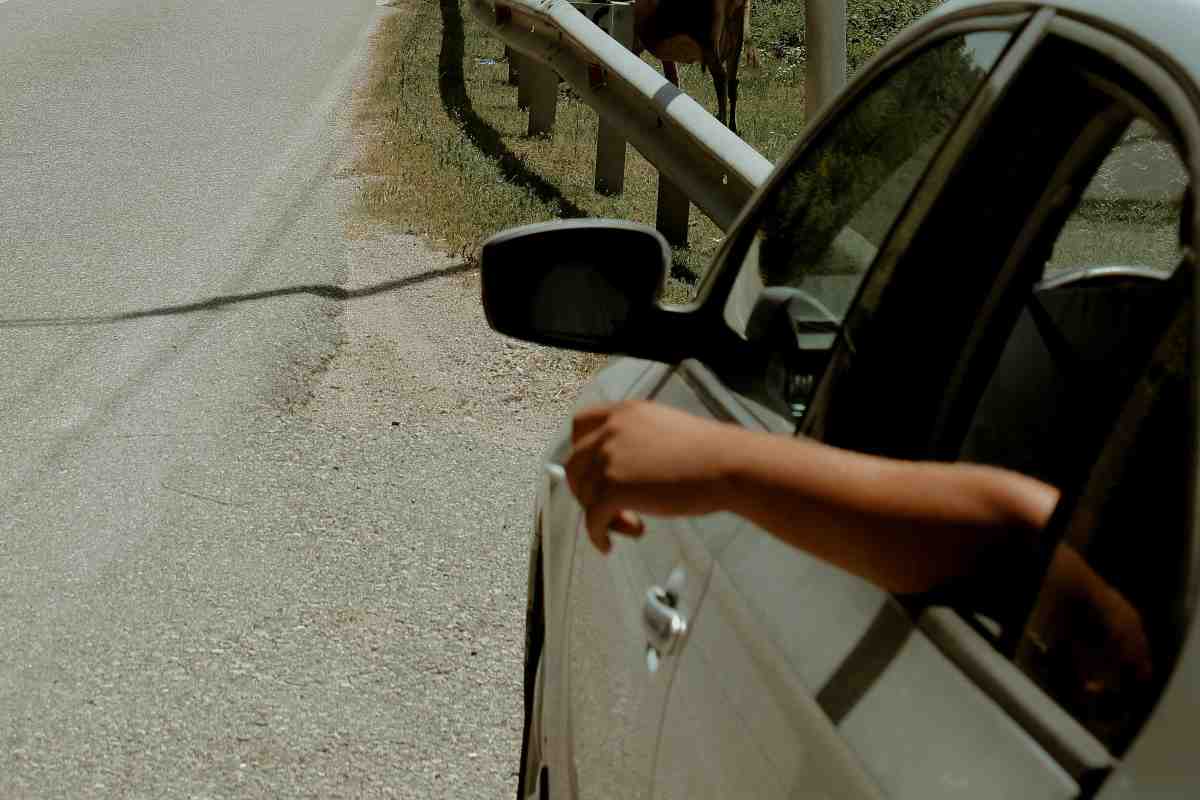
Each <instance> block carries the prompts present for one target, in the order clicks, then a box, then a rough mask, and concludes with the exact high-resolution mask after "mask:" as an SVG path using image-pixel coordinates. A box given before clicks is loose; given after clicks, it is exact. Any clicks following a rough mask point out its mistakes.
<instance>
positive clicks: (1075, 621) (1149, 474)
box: [1005, 301, 1193, 753]
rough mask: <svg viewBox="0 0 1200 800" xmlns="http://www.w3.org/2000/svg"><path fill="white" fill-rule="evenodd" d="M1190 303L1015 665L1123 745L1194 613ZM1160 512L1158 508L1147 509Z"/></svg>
mask: <svg viewBox="0 0 1200 800" xmlns="http://www.w3.org/2000/svg"><path fill="white" fill-rule="evenodd" d="M1191 326H1192V314H1191V304H1190V303H1189V302H1186V301H1185V302H1184V303H1183V308H1182V309H1181V310H1180V311H1179V312H1178V313H1177V314H1176V317H1175V320H1174V322H1173V323H1172V325H1171V326H1170V327H1169V328H1168V329H1167V331H1166V333H1165V335H1164V336H1163V337H1162V340H1161V341H1160V344H1159V346H1158V347H1157V348H1156V353H1155V355H1154V357H1153V359H1152V360H1151V362H1150V365H1149V366H1148V367H1147V369H1146V370H1145V372H1144V373H1143V375H1142V377H1141V378H1140V379H1139V381H1138V383H1137V384H1136V386H1135V388H1134V391H1133V392H1132V393H1131V394H1130V399H1129V400H1128V401H1127V403H1126V404H1125V406H1124V408H1123V409H1122V411H1121V413H1120V414H1119V416H1118V420H1117V423H1116V424H1115V426H1114V429H1113V433H1112V434H1111V435H1110V436H1109V438H1108V440H1107V442H1106V444H1105V446H1104V448H1103V451H1102V452H1101V454H1100V457H1099V458H1098V460H1097V464H1096V467H1095V468H1094V469H1093V471H1092V473H1091V476H1090V477H1089V480H1088V482H1087V484H1086V486H1085V488H1084V490H1083V491H1082V492H1081V494H1080V495H1079V498H1078V500H1077V501H1076V502H1075V503H1074V508H1073V509H1071V510H1070V512H1069V513H1068V514H1064V515H1063V517H1064V518H1065V521H1064V522H1063V527H1062V528H1061V529H1060V530H1059V531H1053V530H1052V531H1051V532H1050V533H1051V534H1056V533H1057V534H1058V536H1056V537H1055V538H1061V541H1060V542H1059V543H1058V545H1057V547H1056V549H1055V550H1054V553H1053V557H1052V558H1051V559H1050V563H1049V567H1048V568H1047V569H1046V573H1045V575H1046V577H1045V579H1044V580H1043V582H1042V584H1041V590H1040V592H1039V594H1038V597H1037V600H1036V603H1035V605H1034V609H1033V612H1032V614H1030V615H1029V618H1028V622H1027V623H1026V624H1025V625H1024V626H1023V628H1022V629H1021V631H1020V638H1019V640H1018V641H1017V642H1016V643H1015V648H1005V649H1011V650H1013V652H1011V653H1010V655H1012V657H1013V658H1014V660H1015V663H1016V664H1017V666H1018V667H1020V668H1021V669H1022V670H1023V671H1024V672H1026V673H1027V674H1028V675H1029V676H1030V677H1032V678H1033V679H1034V680H1035V681H1036V682H1037V683H1038V684H1039V685H1040V686H1041V687H1042V688H1043V689H1044V690H1045V691H1046V692H1047V694H1049V695H1050V696H1051V697H1053V698H1054V699H1055V700H1056V701H1057V702H1058V703H1059V704H1060V705H1061V706H1062V707H1063V708H1064V709H1066V710H1067V711H1068V712H1070V713H1071V715H1072V716H1074V717H1075V718H1076V719H1077V720H1078V721H1079V722H1080V723H1081V724H1082V725H1083V726H1084V727H1086V728H1087V729H1088V730H1089V731H1091V733H1092V734H1093V735H1095V736H1096V737H1097V738H1098V739H1099V740H1100V741H1102V742H1103V743H1104V744H1105V745H1107V746H1108V747H1109V749H1110V750H1112V751H1113V752H1115V753H1120V752H1121V751H1123V750H1124V749H1125V747H1126V746H1127V745H1128V743H1129V742H1130V740H1131V739H1132V736H1133V735H1134V734H1135V733H1136V730H1137V728H1138V726H1139V725H1140V724H1141V722H1142V721H1143V720H1144V719H1145V717H1146V715H1147V714H1148V713H1149V710H1150V708H1151V707H1152V705H1153V702H1154V700H1155V699H1156V698H1157V695H1158V694H1159V692H1161V690H1162V688H1163V686H1164V685H1165V683H1166V679H1167V678H1168V677H1169V675H1170V673H1171V668H1172V666H1173V664H1174V660H1175V656H1176V654H1177V653H1178V650H1179V647H1180V644H1181V640H1182V636H1183V633H1184V631H1185V630H1186V625H1187V620H1188V615H1189V611H1190V610H1189V609H1188V608H1187V600H1186V598H1187V594H1188V582H1189V579H1190V576H1189V574H1188V573H1189V566H1190V561H1191V540H1190V533H1189V530H1190V525H1189V521H1190V513H1189V512H1190V507H1191V499H1192V498H1191V491H1190V488H1191V487H1190V483H1191V476H1192V474H1193V473H1192V464H1191V462H1192V458H1193V448H1192V444H1191V439H1190V437H1187V436H1181V435H1180V431H1187V430H1190V429H1191V428H1192V421H1193V420H1192V404H1193V401H1192V381H1191V375H1190V371H1191V369H1190V368H1191V363H1192V357H1193V351H1192V348H1191V338H1192V333H1191ZM1149 509H1153V512H1152V513H1148V510H1149Z"/></svg>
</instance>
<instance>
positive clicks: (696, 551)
mask: <svg viewBox="0 0 1200 800" xmlns="http://www.w3.org/2000/svg"><path fill="white" fill-rule="evenodd" d="M637 363H638V362H633V361H631V360H628V359H620V360H617V361H616V362H615V363H614V364H613V365H611V366H610V367H609V368H608V370H606V371H605V372H602V373H601V374H600V375H599V376H598V377H597V378H596V379H595V380H593V381H592V382H591V383H590V384H589V386H588V388H587V390H586V392H587V393H586V394H585V395H584V396H583V397H581V398H580V401H579V405H581V406H587V405H592V404H596V403H602V402H611V401H613V400H619V399H622V397H630V398H642V399H651V400H655V401H657V402H662V403H667V404H670V405H672V406H675V407H677V408H681V409H684V410H686V411H689V412H691V413H693V414H699V415H704V416H710V417H712V416H717V417H720V416H722V412H719V411H717V410H716V409H715V408H714V406H713V405H712V403H711V402H710V401H709V399H708V398H707V397H706V395H705V391H704V389H703V384H702V382H698V381H696V380H695V379H693V378H692V377H690V376H689V365H688V364H686V363H685V364H684V365H681V366H679V367H669V366H667V365H664V364H653V365H646V364H645V362H640V363H641V364H642V366H641V367H636V368H637V369H641V370H643V371H642V373H641V375H640V377H639V378H638V379H637V380H636V382H632V388H631V389H628V390H627V391H625V389H626V387H629V386H630V384H631V382H630V380H629V378H628V375H629V374H630V373H631V370H634V369H635V364H637ZM608 387H612V392H610V393H608V394H605V390H606V388H608ZM739 419H740V420H741V421H742V422H743V423H744V424H750V425H761V423H759V422H757V421H756V420H755V419H754V418H753V417H752V416H750V415H749V414H747V413H746V412H745V411H742V412H740V417H739ZM564 491H565V490H564ZM563 500H564V502H563V503H560V504H559V505H558V506H557V507H556V508H557V511H556V512H555V513H556V514H557V515H558V518H557V519H555V520H553V521H551V526H553V527H555V529H565V530H574V531H575V536H574V544H573V555H572V556H571V564H570V576H569V581H570V585H569V586H568V587H567V590H566V591H565V592H564V593H563V594H562V596H564V597H565V598H566V606H567V607H566V609H565V615H564V620H563V623H562V625H563V627H564V640H565V641H564V646H563V647H562V648H561V650H562V652H563V653H564V656H563V662H564V663H562V664H558V663H553V664H548V665H547V668H548V669H561V670H562V674H564V675H565V680H564V683H565V686H566V688H565V697H564V698H563V700H564V702H562V703H556V702H550V703H548V704H547V706H548V707H549V708H552V709H553V708H555V707H562V708H565V709H566V713H565V719H563V720H561V721H560V724H559V725H557V726H554V727H557V728H558V729H559V730H564V731H565V732H566V735H565V736H561V737H557V738H558V740H559V741H560V742H565V753H564V754H563V756H564V757H560V758H557V759H552V761H554V762H556V763H565V764H567V765H568V769H567V772H566V773H565V774H556V773H554V772H552V773H551V774H550V787H551V792H550V793H551V796H569V797H578V798H593V797H594V798H610V797H626V798H639V797H645V796H647V794H648V792H649V789H650V784H651V778H652V770H653V765H654V760H655V756H656V747H657V742H658V732H659V725H660V724H661V720H662V713H663V709H664V707H665V703H666V697H667V690H668V688H669V686H670V683H671V679H672V675H673V673H674V670H675V666H676V663H677V653H676V652H675V651H674V646H675V645H676V644H677V643H679V642H680V641H681V640H682V634H683V633H684V629H683V628H680V629H678V630H674V631H673V630H672V627H671V626H672V624H682V625H684V626H686V621H687V618H688V616H689V615H690V613H691V609H694V608H696V607H698V606H699V604H700V601H701V598H702V596H703V593H704V590H705V588H706V586H707V583H708V579H709V574H710V571H711V567H712V556H711V550H710V548H711V547H713V546H716V545H717V543H718V542H719V541H721V540H725V539H727V538H728V537H729V536H731V535H733V534H734V533H736V531H737V530H738V528H739V527H740V526H741V525H742V524H743V523H742V521H741V520H740V519H738V518H736V517H734V516H733V515H730V514H713V515H710V516H706V517H702V518H696V519H660V518H655V517H652V516H645V517H644V522H645V525H646V532H645V534H644V535H643V536H642V537H640V538H638V539H629V538H626V537H620V536H614V537H613V547H612V550H611V551H610V552H609V553H608V554H601V553H600V552H599V551H598V550H596V548H595V547H594V546H592V544H591V542H590V540H589V539H588V537H587V532H586V530H585V529H584V527H583V519H582V514H581V512H580V509H579V506H578V504H577V503H575V502H574V500H573V499H570V498H567V497H565V496H564V498H563ZM564 526H565V527H564ZM555 649H556V648H553V647H550V648H547V652H550V651H553V650H555Z"/></svg>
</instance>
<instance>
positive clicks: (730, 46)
mask: <svg viewBox="0 0 1200 800" xmlns="http://www.w3.org/2000/svg"><path fill="white" fill-rule="evenodd" d="M749 15H750V0H635V2H634V4H633V19H634V23H633V25H634V34H635V36H636V38H637V42H636V44H635V52H640V51H641V50H642V49H646V50H649V51H650V52H651V53H653V54H654V55H655V56H656V57H657V58H659V59H660V60H662V62H663V72H664V73H665V74H666V76H667V80H669V81H671V83H674V84H675V85H676V86H678V85H679V72H678V70H677V69H676V68H675V65H676V64H677V63H679V64H696V63H699V64H701V65H703V67H705V68H706V69H707V70H708V71H709V73H710V74H711V75H712V77H713V85H714V87H715V88H716V91H717V119H719V120H720V121H721V122H722V123H723V124H727V125H728V126H729V129H730V130H732V131H733V132H734V133H737V89H738V79H737V71H738V61H739V60H740V59H741V55H742V42H743V39H744V35H745V30H746V27H747V20H746V18H747V17H748V16H749ZM727 103H728V109H729V116H728V121H727V120H726V115H725V111H726V104H727Z"/></svg>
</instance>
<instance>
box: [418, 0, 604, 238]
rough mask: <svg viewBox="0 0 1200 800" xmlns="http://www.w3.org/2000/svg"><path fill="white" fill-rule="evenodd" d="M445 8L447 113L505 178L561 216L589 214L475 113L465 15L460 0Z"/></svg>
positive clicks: (441, 74)
mask: <svg viewBox="0 0 1200 800" xmlns="http://www.w3.org/2000/svg"><path fill="white" fill-rule="evenodd" d="M439 5H440V7H441V11H442V48H441V50H440V51H439V52H438V93H439V94H441V96H442V107H443V108H444V109H446V113H447V114H449V115H450V116H451V117H453V118H454V119H457V120H458V121H459V122H461V123H462V127H463V132H464V133H466V135H467V138H468V139H470V140H471V143H472V144H473V145H475V147H476V148H477V149H478V150H479V151H480V152H481V153H483V154H484V155H486V156H490V157H491V158H494V159H496V161H497V162H498V163H499V165H500V173H501V174H502V175H503V176H504V180H506V181H508V182H509V183H512V184H515V185H517V186H521V187H524V188H526V189H528V190H529V191H531V192H532V193H533V194H534V196H535V197H537V198H538V199H539V200H541V201H542V202H544V203H557V204H558V208H559V216H560V217H567V218H570V217H586V216H587V215H588V214H587V212H586V211H584V210H583V209H582V208H580V207H579V206H577V205H575V204H574V203H572V202H571V201H570V200H568V199H567V198H566V197H564V196H563V193H562V192H561V191H560V190H559V189H558V187H557V186H555V185H554V184H552V183H550V182H549V181H547V180H546V179H545V178H543V177H542V176H541V175H538V174H537V173H536V172H534V171H532V170H531V169H529V167H527V166H526V165H525V163H524V162H523V161H521V159H520V158H518V157H517V155H516V154H515V153H513V151H511V150H509V149H508V148H507V147H506V146H505V144H504V141H503V140H502V139H501V138H500V132H499V131H497V130H496V129H495V128H493V127H492V126H491V125H489V124H488V123H487V121H486V120H484V119H483V117H481V116H479V115H478V114H476V113H475V109H474V108H473V107H472V105H471V98H470V97H469V96H468V95H467V85H466V81H465V79H464V77H463V57H464V54H463V37H464V35H465V34H464V32H463V18H462V9H461V8H460V7H459V0H439Z"/></svg>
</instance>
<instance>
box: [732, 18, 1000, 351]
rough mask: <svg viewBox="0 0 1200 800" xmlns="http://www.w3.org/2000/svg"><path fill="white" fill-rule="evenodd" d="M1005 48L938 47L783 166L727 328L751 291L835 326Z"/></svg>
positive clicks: (964, 40)
mask: <svg viewBox="0 0 1200 800" xmlns="http://www.w3.org/2000/svg"><path fill="white" fill-rule="evenodd" d="M1008 40H1009V34H1007V33H1004V32H998V31H988V32H980V33H971V34H967V35H964V36H956V37H953V38H951V39H947V40H944V41H942V42H940V43H939V44H937V45H935V46H934V47H932V48H930V49H928V50H924V51H922V52H921V53H920V54H918V55H916V56H915V57H913V58H911V59H910V60H909V61H907V62H906V63H904V64H902V65H901V66H900V67H898V68H896V69H893V70H890V71H889V72H886V73H884V74H883V75H882V76H880V78H879V80H877V81H876V83H875V85H874V86H873V87H871V88H870V89H868V90H867V92H866V93H865V94H864V95H861V96H860V97H859V99H858V100H857V101H856V102H855V103H854V104H853V105H851V106H850V107H849V108H848V109H847V110H846V111H845V112H844V113H843V114H842V116H841V117H840V118H839V119H838V120H836V121H835V122H834V123H833V124H832V125H830V126H829V127H828V128H827V129H826V130H825V131H824V132H823V134H822V135H821V136H820V137H819V138H818V139H817V140H816V141H815V142H814V143H813V144H812V145H811V146H809V147H808V148H807V149H806V151H805V152H803V153H802V154H801V155H800V157H799V158H798V159H796V161H795V162H794V163H793V164H792V165H791V167H790V169H789V171H788V172H787V173H786V175H785V177H784V178H783V179H782V180H780V181H779V182H778V183H777V184H776V185H775V187H774V188H773V191H772V192H771V193H770V194H769V196H768V197H767V199H766V201H765V202H764V203H763V206H762V208H761V209H760V211H759V214H758V217H757V220H756V222H755V223H754V228H755V230H754V233H753V236H752V238H751V240H750V242H749V244H748V245H747V249H746V252H745V254H744V255H743V257H742V258H741V261H740V263H739V265H738V267H737V269H738V271H739V272H738V277H737V279H736V281H735V283H734V288H733V292H732V293H731V296H730V298H729V301H728V302H727V304H726V310H725V318H726V321H727V322H728V323H729V324H730V326H732V327H733V328H734V330H736V331H737V332H738V333H739V334H742V335H743V336H744V335H745V331H746V322H747V320H748V319H749V314H750V311H751V310H752V309H753V307H754V303H755V302H756V300H757V297H758V295H759V293H760V292H761V291H762V290H763V288H765V287H768V286H782V287H788V288H792V289H797V290H800V291H803V292H805V293H806V294H808V295H810V296H811V297H812V298H813V299H816V300H817V301H818V302H819V303H820V304H821V305H823V306H824V307H826V308H828V309H829V310H831V311H832V312H833V313H834V315H836V316H837V317H838V318H841V317H843V316H844V315H845V312H846V309H847V308H848V307H849V305H850V302H851V300H852V299H853V298H854V294H855V292H856V291H857V290H858V285H859V283H860V282H861V281H862V278H863V276H864V275H865V274H866V271H867V269H868V268H869V267H870V266H871V264H872V263H873V262H874V260H875V254H876V252H877V250H878V248H879V247H880V246H881V245H882V243H883V241H884V239H885V237H886V236H887V234H888V232H889V231H890V230H891V227H892V224H893V223H894V222H895V220H896V218H897V217H898V216H899V214H900V212H901V211H902V210H903V208H904V206H905V204H906V202H907V200H908V197H909V195H911V194H912V191H913V189H914V188H915V187H916V185H917V182H918V180H919V179H920V177H921V175H922V174H924V172H925V169H926V167H927V166H928V165H929V162H930V161H931V160H932V159H933V156H934V154H935V153H936V152H937V149H938V147H939V146H940V145H941V143H942V141H943V140H944V139H945V137H946V134H947V133H948V132H949V131H950V129H951V127H952V125H953V124H954V122H955V120H957V119H958V117H959V115H960V114H961V113H962V111H963V109H964V108H965V107H966V105H967V103H968V102H969V101H970V99H971V98H972V97H973V96H974V94H975V92H976V90H977V89H978V88H979V86H980V85H981V84H982V82H983V80H984V78H986V76H987V74H988V72H989V71H990V70H991V68H992V66H993V65H994V64H995V63H996V60H997V59H998V58H999V56H1000V53H1001V52H1002V51H1003V49H1004V46H1005V45H1006V44H1007V42H1008Z"/></svg>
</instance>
